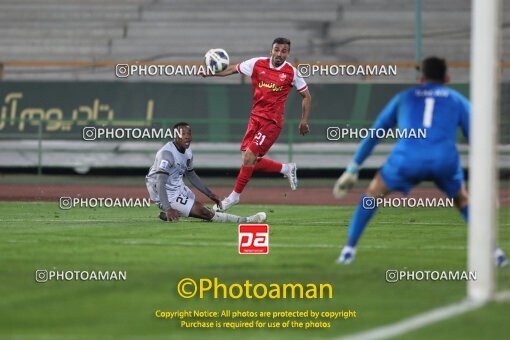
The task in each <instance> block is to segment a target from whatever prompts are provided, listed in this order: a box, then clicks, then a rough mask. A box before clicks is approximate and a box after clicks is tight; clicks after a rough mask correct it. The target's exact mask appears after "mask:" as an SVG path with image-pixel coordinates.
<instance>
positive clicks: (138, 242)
mask: <svg viewBox="0 0 510 340" xmlns="http://www.w3.org/2000/svg"><path fill="white" fill-rule="evenodd" d="M113 243H117V244H128V245H158V246H169V247H172V246H174V247H199V246H200V247H237V246H238V244H237V243H234V242H200V241H189V242H187V241H181V242H164V241H160V240H117V241H114V242H113ZM271 247H276V248H330V249H340V248H342V246H341V245H338V244H290V243H289V244H283V243H281V244H280V243H271ZM360 249H362V250H363V249H395V247H394V246H389V245H388V246H383V245H374V246H360ZM398 249H401V250H415V249H416V247H409V248H402V247H399V248H398ZM419 249H420V250H465V249H466V247H465V246H457V247H452V246H448V247H442V246H423V247H420V248H419Z"/></svg>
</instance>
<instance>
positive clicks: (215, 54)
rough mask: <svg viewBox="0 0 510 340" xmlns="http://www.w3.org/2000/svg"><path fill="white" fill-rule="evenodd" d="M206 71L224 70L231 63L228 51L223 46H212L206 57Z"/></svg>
mask: <svg viewBox="0 0 510 340" xmlns="http://www.w3.org/2000/svg"><path fill="white" fill-rule="evenodd" d="M204 62H205V67H206V68H207V70H206V71H209V70H211V71H213V72H214V73H217V72H221V71H224V70H225V69H226V68H227V67H228V65H229V63H230V59H229V57H228V53H227V51H225V50H224V49H222V48H211V49H210V50H209V51H207V53H206V54H205V57H204Z"/></svg>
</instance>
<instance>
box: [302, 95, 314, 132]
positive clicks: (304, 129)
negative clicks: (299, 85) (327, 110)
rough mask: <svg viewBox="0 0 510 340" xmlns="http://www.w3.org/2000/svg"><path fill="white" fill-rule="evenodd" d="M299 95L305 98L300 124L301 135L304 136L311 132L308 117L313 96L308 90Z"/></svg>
mask: <svg viewBox="0 0 510 340" xmlns="http://www.w3.org/2000/svg"><path fill="white" fill-rule="evenodd" d="M299 94H300V95H301V97H303V100H302V101H301V121H300V122H299V133H300V134H301V135H303V136H304V135H306V134H307V133H308V132H310V127H309V126H308V116H309V114H310V107H311V106H312V95H311V94H310V91H308V90H304V91H302V92H299Z"/></svg>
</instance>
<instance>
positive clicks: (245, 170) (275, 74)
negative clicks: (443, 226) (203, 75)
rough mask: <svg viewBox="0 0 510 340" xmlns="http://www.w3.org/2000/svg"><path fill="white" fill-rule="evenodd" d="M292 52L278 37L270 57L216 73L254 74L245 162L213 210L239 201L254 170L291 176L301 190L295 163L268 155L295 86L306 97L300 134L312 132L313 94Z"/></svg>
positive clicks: (246, 62) (280, 128) (244, 149)
mask: <svg viewBox="0 0 510 340" xmlns="http://www.w3.org/2000/svg"><path fill="white" fill-rule="evenodd" d="M289 54H290V40H289V39H286V38H276V39H275V40H274V41H273V45H272V47H271V55H270V57H260V58H253V59H249V60H246V61H243V62H242V63H240V64H238V65H230V66H229V67H228V68H227V69H226V70H224V71H222V72H220V73H217V74H215V76H220V77H224V76H229V75H231V74H234V73H241V74H243V75H245V76H248V77H251V83H252V86H253V106H252V109H251V116H250V121H249V123H248V128H247V129H246V134H245V135H244V138H243V141H242V143H241V152H242V157H243V165H242V167H241V170H240V171H239V174H238V175H237V181H236V185H235V187H234V190H233V191H232V193H231V194H230V195H229V196H228V197H226V198H225V199H224V200H223V201H222V207H223V208H220V207H218V206H217V205H214V207H213V209H214V210H216V211H225V210H227V209H228V208H230V207H231V206H233V205H235V204H237V203H238V202H239V199H240V195H241V193H242V192H243V190H244V187H245V186H246V184H247V183H248V182H249V180H250V178H251V176H252V174H253V171H262V172H280V173H282V174H283V175H284V176H285V177H287V178H288V179H289V182H290V187H291V189H292V190H296V189H297V184H298V180H297V167H296V164H295V163H289V164H282V163H278V162H275V161H273V160H270V159H268V158H264V155H265V154H266V153H267V152H268V151H269V149H270V148H271V146H272V145H273V144H274V142H276V140H277V139H278V136H279V135H280V132H281V130H282V128H283V111H284V110H285V101H286V100H287V97H288V96H289V92H290V91H291V89H292V88H295V89H296V90H297V91H298V92H299V94H300V95H301V96H302V97H303V98H302V105H301V108H302V109H301V111H302V112H301V121H300V123H299V133H300V134H301V135H303V136H304V135H306V134H307V133H308V132H309V131H310V128H309V127H308V114H309V112H310V106H311V101H312V97H311V95H310V92H309V91H308V86H307V85H306V83H305V81H304V80H303V78H302V77H301V76H300V75H299V74H298V71H297V70H296V68H295V67H293V66H292V65H291V64H289V63H288V62H287V61H286V60H287V58H288V57H289Z"/></svg>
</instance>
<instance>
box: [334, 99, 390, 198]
mask: <svg viewBox="0 0 510 340" xmlns="http://www.w3.org/2000/svg"><path fill="white" fill-rule="evenodd" d="M398 102H399V95H397V96H395V97H394V98H393V99H392V100H391V101H390V102H389V103H388V105H386V107H385V108H384V110H383V111H382V112H381V113H380V114H379V117H377V120H376V121H375V123H374V125H372V128H373V129H384V130H388V129H391V128H393V127H394V126H395V124H396V123H397V112H398ZM378 143H379V138H377V137H372V136H371V135H369V136H368V137H367V138H365V139H364V140H363V141H362V142H361V143H360V145H359V147H358V149H357V150H356V153H355V154H354V157H353V160H352V161H351V163H350V164H349V166H347V169H346V170H345V172H344V173H343V174H342V176H340V178H338V179H337V181H336V183H335V185H334V186H333V196H335V198H342V197H344V196H345V195H346V194H347V191H348V190H350V189H351V188H352V187H353V186H354V184H355V183H356V181H357V180H358V171H359V168H360V166H361V165H362V164H363V162H364V161H365V159H367V158H368V156H370V154H371V153H372V150H373V149H374V147H375V146H376V145H377V144H378Z"/></svg>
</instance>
